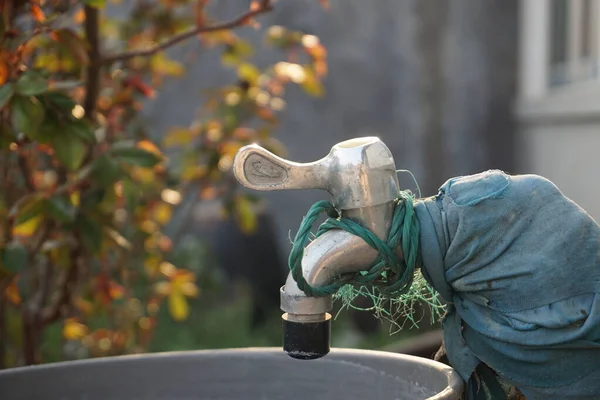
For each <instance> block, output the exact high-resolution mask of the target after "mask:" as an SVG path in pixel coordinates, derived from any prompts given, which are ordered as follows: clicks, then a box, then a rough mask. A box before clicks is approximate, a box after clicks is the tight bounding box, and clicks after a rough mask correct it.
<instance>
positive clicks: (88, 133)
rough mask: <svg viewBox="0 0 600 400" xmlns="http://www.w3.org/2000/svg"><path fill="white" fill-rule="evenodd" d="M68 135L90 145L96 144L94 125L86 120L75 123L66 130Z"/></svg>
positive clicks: (70, 124)
mask: <svg viewBox="0 0 600 400" xmlns="http://www.w3.org/2000/svg"><path fill="white" fill-rule="evenodd" d="M66 133H67V135H69V136H75V137H78V138H79V139H81V140H83V141H86V142H88V143H95V142H96V135H94V130H93V128H92V125H91V124H89V123H88V122H86V121H84V120H78V121H73V122H71V123H69V125H68V126H67V128H66Z"/></svg>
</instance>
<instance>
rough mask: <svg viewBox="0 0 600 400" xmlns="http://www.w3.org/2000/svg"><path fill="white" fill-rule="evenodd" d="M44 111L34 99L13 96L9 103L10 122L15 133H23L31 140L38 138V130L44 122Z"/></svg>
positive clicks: (40, 104)
mask: <svg viewBox="0 0 600 400" xmlns="http://www.w3.org/2000/svg"><path fill="white" fill-rule="evenodd" d="M45 115H46V111H45V110H44V106H43V105H42V103H40V102H39V100H38V99H36V98H35V97H22V96H15V97H14V98H13V100H12V103H11V121H12V124H13V127H14V129H15V130H16V131H17V132H23V133H24V134H25V135H27V136H29V137H30V138H31V139H34V140H36V139H37V138H38V137H39V132H38V129H39V127H40V125H41V123H42V122H43V121H44V117H45Z"/></svg>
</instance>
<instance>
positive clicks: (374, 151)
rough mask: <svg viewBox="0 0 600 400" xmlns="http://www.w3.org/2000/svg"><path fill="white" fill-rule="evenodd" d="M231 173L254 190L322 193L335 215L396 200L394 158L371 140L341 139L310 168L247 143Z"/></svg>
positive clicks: (309, 165)
mask: <svg viewBox="0 0 600 400" xmlns="http://www.w3.org/2000/svg"><path fill="white" fill-rule="evenodd" d="M233 173H234V175H235V177H236V179H237V180H238V182H240V183H241V184H242V185H244V186H245V187H247V188H250V189H254V190H287V189H323V190H327V191H328V192H329V193H330V194H331V198H332V200H333V205H334V206H335V207H336V208H337V209H339V210H350V209H355V208H362V207H369V206H376V205H379V204H383V203H387V202H390V201H393V200H394V199H395V198H396V197H397V196H398V190H399V189H398V188H399V185H398V178H397V177H396V166H395V164H394V158H393V157H392V153H391V152H390V150H389V149H388V148H387V146H386V145H385V144H384V143H383V142H382V141H381V140H380V139H379V138H377V137H372V136H370V137H362V138H355V139H350V140H346V141H344V142H341V143H338V144H336V145H335V146H333V147H332V148H331V151H330V152H329V154H328V155H327V156H325V157H323V158H321V159H320V160H317V161H314V162H310V163H296V162H293V161H288V160H284V159H283V158H281V157H278V156H276V155H275V154H273V153H271V152H269V151H268V150H266V149H264V148H262V147H260V146H258V145H257V144H251V145H248V146H244V147H242V148H241V149H239V150H238V152H237V154H236V155H235V159H234V160H233Z"/></svg>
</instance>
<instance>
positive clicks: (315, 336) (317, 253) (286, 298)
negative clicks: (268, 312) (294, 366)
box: [281, 201, 402, 359]
mask: <svg viewBox="0 0 600 400" xmlns="http://www.w3.org/2000/svg"><path fill="white" fill-rule="evenodd" d="M394 204H395V203H394V202H393V201H391V202H387V203H384V204H380V205H377V206H371V207H363V208H358V209H353V210H344V217H346V218H350V219H353V220H355V221H356V222H358V223H359V224H361V225H363V226H364V227H366V228H368V229H370V230H371V231H372V232H373V233H375V234H376V235H377V236H378V237H379V238H381V239H386V238H387V235H388V233H389V230H390V225H391V221H392V215H393V212H394ZM398 256H399V257H402V254H401V250H400V249H399V250H398ZM377 257H378V253H377V251H376V250H375V249H373V248H372V247H371V246H369V245H368V244H367V243H366V242H365V241H364V240H363V239H362V238H360V237H358V236H355V235H353V234H351V233H348V232H346V231H341V230H340V231H337V230H336V231H328V232H326V233H324V234H323V235H321V236H319V237H318V238H316V239H315V240H314V241H312V242H311V244H310V245H308V246H307V247H306V249H305V250H304V257H303V258H302V274H303V276H304V278H305V280H306V282H307V283H308V284H309V285H311V286H313V287H319V286H324V285H328V284H330V283H332V282H333V280H334V279H335V278H336V277H338V276H340V275H343V274H347V273H353V272H359V271H361V270H364V269H365V268H366V267H367V266H369V265H372V264H373V263H374V262H375V261H376V260H377ZM332 306H333V304H332V296H323V297H310V296H307V295H306V294H305V293H304V292H303V291H302V290H300V289H299V288H298V285H297V284H296V282H295V281H294V278H293V277H292V275H291V274H289V275H288V278H287V281H286V283H285V286H283V287H282V288H281V310H282V311H284V312H285V314H284V315H283V324H284V350H285V351H286V352H287V353H288V354H289V355H290V356H291V357H293V358H299V359H315V358H320V357H323V356H325V355H326V354H327V353H329V339H330V320H331V315H330V314H329V312H330V311H331V309H332Z"/></svg>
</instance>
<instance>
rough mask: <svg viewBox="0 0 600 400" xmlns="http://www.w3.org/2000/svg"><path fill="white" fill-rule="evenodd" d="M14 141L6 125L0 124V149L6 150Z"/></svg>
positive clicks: (13, 136)
mask: <svg viewBox="0 0 600 400" xmlns="http://www.w3.org/2000/svg"><path fill="white" fill-rule="evenodd" d="M14 140H15V135H14V133H13V132H12V130H11V128H10V126H8V124H6V125H2V124H0V149H8V147H9V146H10V144H11V143H12V142H13V141H14Z"/></svg>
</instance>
